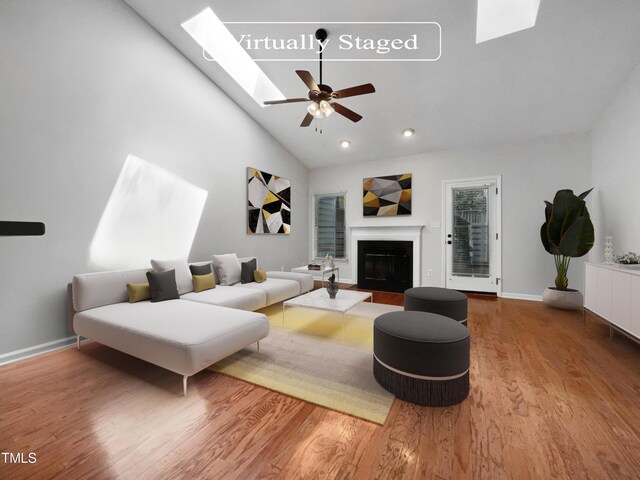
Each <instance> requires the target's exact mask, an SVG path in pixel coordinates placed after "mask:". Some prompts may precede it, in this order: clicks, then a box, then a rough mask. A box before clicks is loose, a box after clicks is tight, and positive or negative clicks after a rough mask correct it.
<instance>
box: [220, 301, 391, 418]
mask: <svg viewBox="0 0 640 480" xmlns="http://www.w3.org/2000/svg"><path fill="white" fill-rule="evenodd" d="M401 309H402V307H395V306H390V305H381V304H375V303H374V304H371V303H362V304H360V305H358V306H356V307H355V308H353V309H352V310H351V311H349V313H348V314H347V315H345V317H344V322H343V318H342V315H341V314H338V313H333V312H324V311H320V310H311V309H304V308H298V307H287V309H286V311H285V315H284V326H283V316H282V305H281V304H277V305H274V306H272V307H269V308H266V309H264V310H262V311H261V312H262V313H264V314H266V315H267V316H268V317H269V321H270V322H271V332H270V333H269V336H268V337H267V338H265V339H264V340H261V341H260V352H257V351H256V349H255V346H250V347H248V348H246V349H244V350H241V351H240V352H238V353H236V354H234V355H231V356H230V357H228V358H226V359H224V360H222V361H220V362H218V363H216V364H215V365H212V366H211V367H209V368H210V369H211V370H213V371H215V372H219V373H224V374H226V375H230V376H232V377H235V378H239V379H240V380H244V381H247V382H250V383H253V384H256V385H260V386H262V387H266V388H268V389H270V390H275V391H277V392H281V393H284V394H287V395H291V396H293V397H296V398H300V399H301V400H305V401H307V402H311V403H314V404H316V405H320V406H323V407H327V408H330V409H332V410H337V411H340V412H344V413H347V414H349V415H353V416H356V417H359V418H363V419H365V420H368V421H371V422H374V423H378V424H381V425H382V424H384V422H385V420H386V418H387V415H388V413H389V410H390V409H391V405H392V404H393V399H394V396H393V395H392V394H390V393H389V392H387V391H386V390H384V389H383V388H382V387H380V386H379V385H378V383H377V382H376V380H375V379H374V378H373V358H372V352H373V350H372V345H373V320H374V319H375V318H376V317H377V316H378V315H381V314H383V313H386V312H392V311H397V310H401Z"/></svg>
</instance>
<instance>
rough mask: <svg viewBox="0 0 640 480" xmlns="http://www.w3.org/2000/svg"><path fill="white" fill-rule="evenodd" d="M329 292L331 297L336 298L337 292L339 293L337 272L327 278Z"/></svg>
mask: <svg viewBox="0 0 640 480" xmlns="http://www.w3.org/2000/svg"><path fill="white" fill-rule="evenodd" d="M327 292H328V293H329V298H336V293H338V284H337V283H336V274H335V273H334V274H332V275H331V276H330V277H329V279H328V280H327Z"/></svg>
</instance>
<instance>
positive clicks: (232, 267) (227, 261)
mask: <svg viewBox="0 0 640 480" xmlns="http://www.w3.org/2000/svg"><path fill="white" fill-rule="evenodd" d="M211 259H212V261H213V265H214V266H215V268H216V270H217V272H218V275H219V276H220V285H233V284H235V283H238V282H239V281H240V273H241V267H240V261H239V260H238V257H237V256H236V254H235V253H228V254H226V255H213V256H212V257H211Z"/></svg>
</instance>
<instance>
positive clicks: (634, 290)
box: [629, 275, 640, 338]
mask: <svg viewBox="0 0 640 480" xmlns="http://www.w3.org/2000/svg"><path fill="white" fill-rule="evenodd" d="M630 277H631V312H630V318H629V332H630V333H632V334H633V335H635V336H636V337H638V338H640V275H630Z"/></svg>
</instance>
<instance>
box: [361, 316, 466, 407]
mask: <svg viewBox="0 0 640 480" xmlns="http://www.w3.org/2000/svg"><path fill="white" fill-rule="evenodd" d="M469 349H470V337H469V330H467V327H465V326H463V325H462V324H460V323H459V322H456V321H454V320H452V319H450V318H448V317H445V316H443V315H437V314H435V313H427V312H391V313H385V314H383V315H380V316H379V317H378V318H376V319H375V321H374V323H373V375H374V377H375V378H376V380H377V381H378V383H379V384H380V385H381V386H382V387H383V388H385V389H386V390H388V391H390V392H391V393H393V394H394V395H395V396H396V397H398V398H400V399H401V400H406V401H408V402H412V403H417V404H419V405H429V406H431V407H444V406H446V405H453V404H455V403H460V402H461V401H463V400H464V399H465V398H467V395H468V394H469Z"/></svg>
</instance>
